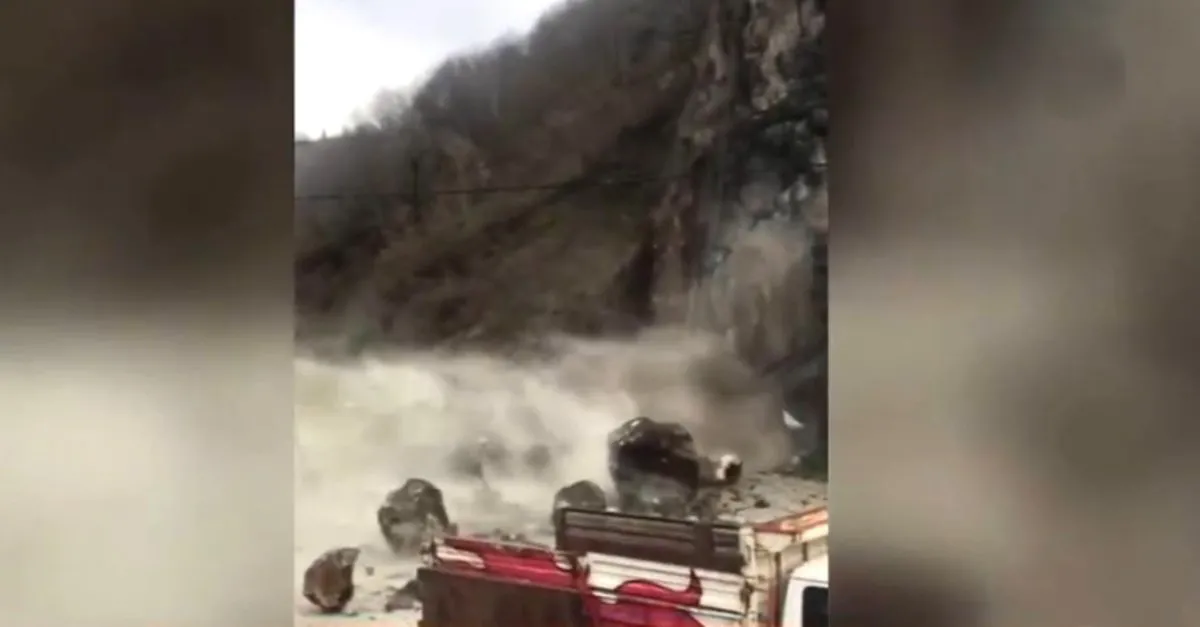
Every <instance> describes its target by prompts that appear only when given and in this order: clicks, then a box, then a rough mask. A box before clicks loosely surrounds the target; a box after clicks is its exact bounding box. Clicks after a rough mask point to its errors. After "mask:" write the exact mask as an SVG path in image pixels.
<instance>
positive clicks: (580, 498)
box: [550, 481, 608, 524]
mask: <svg viewBox="0 0 1200 627" xmlns="http://www.w3.org/2000/svg"><path fill="white" fill-rule="evenodd" d="M566 508H572V509H590V510H593V511H597V512H603V511H605V510H607V509H608V497H607V496H606V495H605V494H604V490H602V489H601V488H600V486H598V485H596V484H595V482H592V481H576V482H575V483H572V484H569V485H565V486H563V487H561V488H559V489H558V492H555V493H554V507H553V508H552V509H551V511H550V522H551V524H553V522H554V519H555V517H556V516H557V514H558V510H560V509H566Z"/></svg>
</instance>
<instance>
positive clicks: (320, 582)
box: [304, 548, 359, 614]
mask: <svg viewBox="0 0 1200 627" xmlns="http://www.w3.org/2000/svg"><path fill="white" fill-rule="evenodd" d="M358 555H359V550H358V549H354V548H340V549H332V550H330V551H327V552H325V553H324V554H322V555H321V556H320V557H318V558H317V559H316V560H315V561H314V562H313V563H312V565H311V566H309V567H308V569H307V570H305V571H304V598H306V599H308V601H309V602H310V603H312V604H313V605H315V606H317V609H319V610H321V611H322V612H325V613H327V614H333V613H337V612H340V611H342V610H343V609H345V608H346V605H347V604H348V603H350V600H351V599H353V598H354V564H355V563H356V562H357V561H358Z"/></svg>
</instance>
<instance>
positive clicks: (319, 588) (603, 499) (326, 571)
mask: <svg viewBox="0 0 1200 627" xmlns="http://www.w3.org/2000/svg"><path fill="white" fill-rule="evenodd" d="M463 450H464V451H465V450H468V449H463ZM475 450H476V451H477V455H478V456H479V458H476V459H470V456H469V455H466V454H465V453H464V454H463V460H462V461H463V465H464V466H465V467H469V468H471V469H472V473H471V474H475V475H477V478H478V479H479V480H480V482H481V483H482V484H483V485H484V486H485V488H486V487H487V483H486V482H487V477H486V476H485V473H484V472H482V470H481V469H482V468H484V467H485V464H484V463H483V461H485V460H483V459H481V458H482V457H484V456H487V457H489V458H492V461H494V458H495V456H497V455H499V456H501V457H503V456H506V455H507V453H505V452H503V451H499V450H498V449H497V447H496V446H495V445H494V444H489V445H487V446H479V447H476V448H475ZM608 456H609V467H608V470H609V475H610V478H611V480H612V485H613V486H614V493H613V494H606V493H605V491H604V490H603V489H602V488H601V487H600V486H599V485H598V484H596V483H594V482H592V481H574V482H571V483H569V484H567V485H565V486H563V487H562V488H560V489H559V490H558V491H557V492H556V493H555V494H554V495H553V498H552V499H551V500H550V501H549V502H547V506H548V508H549V510H550V518H551V521H553V519H554V518H555V515H556V513H557V512H558V511H559V510H561V509H564V508H572V509H588V510H595V511H606V510H616V511H621V512H625V513H632V514H640V515H652V516H665V517H672V518H693V517H701V518H708V517H715V516H717V515H718V513H719V512H720V511H721V510H722V507H721V503H722V502H725V501H727V502H734V503H737V502H741V497H740V496H739V497H735V498H733V499H732V500H730V499H728V498H726V499H725V501H722V495H723V494H725V493H726V492H728V491H729V490H731V489H735V488H736V487H737V486H739V485H740V482H741V480H742V471H741V468H742V467H741V461H740V460H739V459H738V458H737V457H736V456H734V455H732V454H725V455H719V456H716V457H706V456H704V455H701V454H700V453H699V452H698V450H697V448H696V444H695V441H694V440H693V438H692V435H691V433H689V432H688V430H687V429H685V428H684V427H683V426H681V425H678V424H674V423H667V422H658V421H655V420H652V419H650V418H646V417H638V418H634V419H633V420H630V421H628V422H626V423H624V424H622V425H621V426H619V427H618V428H617V429H615V430H614V431H612V432H611V433H610V434H609V438H608ZM487 489H490V488H487ZM501 496H502V495H501ZM725 509H728V508H725ZM377 521H378V524H379V532H380V534H381V535H382V537H383V539H384V540H385V542H386V543H387V546H388V547H389V548H390V550H391V552H392V553H393V554H394V555H395V556H397V557H408V558H412V557H418V556H424V555H426V554H427V550H428V548H429V547H430V546H431V544H432V543H433V542H434V541H436V540H437V539H439V538H443V537H445V536H447V535H455V534H458V533H459V527H458V525H457V524H456V523H455V522H454V521H453V520H452V519H451V518H450V515H449V513H448V512H447V509H446V504H445V499H444V496H443V493H442V490H441V489H440V488H439V487H438V486H436V485H434V484H433V483H432V482H430V481H428V480H426V479H422V478H419V477H413V478H410V479H407V480H406V481H405V482H404V483H403V484H402V485H401V486H400V487H398V488H396V489H395V490H393V491H391V492H390V493H388V495H387V496H386V497H385V499H384V501H383V503H382V504H380V506H379V509H378V511H377ZM470 536H471V537H477V538H486V539H489V540H493V541H497V542H504V543H511V544H528V545H535V544H536V542H535V541H533V540H532V539H531V538H529V537H528V536H527V535H526V534H524V533H522V532H514V531H510V530H506V529H493V530H490V531H486V532H474V533H471V534H470ZM359 555H360V549H357V548H336V549H332V550H330V551H328V552H326V553H324V554H322V555H321V556H320V557H319V558H317V559H316V561H314V562H313V564H312V565H311V566H310V567H309V568H308V570H307V571H306V572H305V574H304V597H305V598H306V599H308V601H309V602H310V603H312V604H313V605H314V606H316V608H317V609H318V610H320V611H321V612H323V613H337V612H342V611H344V610H345V608H346V606H347V605H348V604H349V603H350V601H351V600H352V599H353V598H354V591H355V588H354V580H353V572H354V567H355V564H356V562H357V560H358V558H359ZM420 602H421V592H420V583H419V582H418V581H417V580H413V581H410V582H408V583H407V584H406V585H404V586H403V587H402V588H400V589H397V590H393V591H391V593H390V594H389V595H388V598H387V600H386V603H385V605H384V607H385V611H387V612H392V611H399V610H409V609H415V608H417V607H419V606H420Z"/></svg>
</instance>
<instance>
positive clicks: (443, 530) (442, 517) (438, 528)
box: [376, 479, 454, 555]
mask: <svg viewBox="0 0 1200 627" xmlns="http://www.w3.org/2000/svg"><path fill="white" fill-rule="evenodd" d="M376 518H377V520H378V522H379V531H380V533H382V534H383V538H384V540H386V541H387V543H388V546H389V547H391V549H392V551H394V552H395V553H397V554H399V555H418V554H419V553H420V551H421V548H422V547H423V546H425V544H426V543H428V542H429V541H431V540H433V539H434V538H437V537H439V536H442V535H445V534H447V533H453V531H454V527H453V525H452V524H451V522H450V517H449V516H448V515H447V514H446V505H445V502H444V500H443V498H442V491H441V490H440V489H438V487H437V486H435V485H433V484H432V483H430V482H429V481H426V480H424V479H409V480H408V481H406V482H405V483H404V485H403V486H401V487H399V488H398V489H396V490H393V491H391V492H390V493H388V495H387V497H386V498H385V499H384V502H383V504H382V505H381V506H380V507H379V510H378V512H376Z"/></svg>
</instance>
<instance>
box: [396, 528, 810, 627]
mask: <svg viewBox="0 0 1200 627" xmlns="http://www.w3.org/2000/svg"><path fill="white" fill-rule="evenodd" d="M554 531H555V534H554V535H555V538H554V544H553V546H538V545H532V544H528V543H509V542H498V541H495V540H490V539H483V538H473V537H463V536H448V537H444V538H440V539H438V540H436V541H435V542H433V544H432V545H430V546H429V547H428V549H427V555H426V562H425V565H424V567H423V568H421V569H420V570H419V571H418V575H417V578H418V582H419V584H420V589H421V597H422V603H421V618H420V622H419V625H420V626H421V627H499V626H503V625H521V626H522V627H701V626H704V627H735V626H737V627H750V626H755V627H828V625H829V618H828V608H829V600H828V594H829V556H828V535H829V514H828V510H827V509H826V508H825V507H823V506H822V507H814V508H810V509H806V510H804V511H799V512H795V513H792V514H788V515H785V516H782V517H777V518H774V519H769V520H764V521H761V522H757V523H756V522H752V521H750V520H745V519H743V520H716V521H704V520H697V519H692V520H683V519H671V518H662V517H656V516H644V515H635V514H627V513H621V512H618V511H612V510H609V511H595V510H584V509H562V510H559V511H558V512H556V514H555V520H554Z"/></svg>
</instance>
